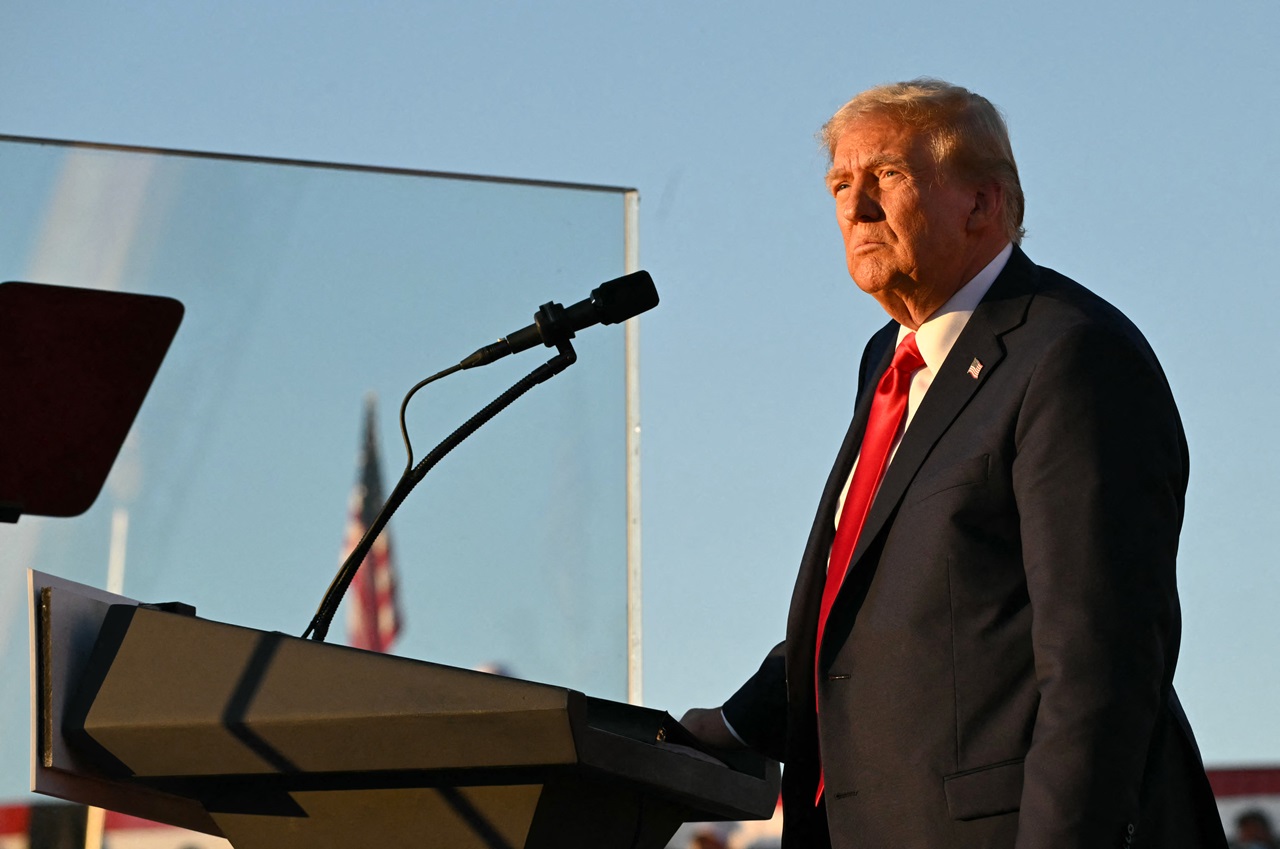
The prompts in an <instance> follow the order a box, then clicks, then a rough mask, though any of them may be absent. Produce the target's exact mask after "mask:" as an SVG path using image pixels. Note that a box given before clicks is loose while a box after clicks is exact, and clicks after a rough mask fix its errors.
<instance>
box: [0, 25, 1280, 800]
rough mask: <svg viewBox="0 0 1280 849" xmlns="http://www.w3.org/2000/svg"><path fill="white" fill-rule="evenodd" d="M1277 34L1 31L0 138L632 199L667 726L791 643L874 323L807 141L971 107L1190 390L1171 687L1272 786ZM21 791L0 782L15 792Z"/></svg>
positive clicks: (1039, 221)
mask: <svg viewBox="0 0 1280 849" xmlns="http://www.w3.org/2000/svg"><path fill="white" fill-rule="evenodd" d="M1277 33H1280V5H1277V4H1276V3H1275V2H1273V1H1272V0H1265V2H1261V1H1260V2H1223V3H1218V4H1213V6H1212V7H1211V6H1210V4H1207V3H1197V2H1182V1H1180V0H1175V2H1159V3H1157V2H1149V1H1148V0H1142V2H1135V3H1128V4H1118V3H1103V2H1096V0H1084V1H1083V2H1075V3H1070V4H1067V3H1062V4H1032V3H1012V2H1000V3H985V4H956V3H943V2H940V0H933V2H927V1H926V0H902V2H897V3H892V4H888V3H886V4H879V5H871V4H850V3H840V4H837V3H830V2H820V3H806V4H791V5H785V4H778V3H759V2H733V3H729V2H716V3H689V2H683V3H672V2H652V1H651V2H646V3H633V2H627V3H621V2H620V3H594V2H582V1H581V0H579V1H578V2H539V3H529V2H507V3H495V2H486V0H468V2H407V0H402V2H369V0H362V2H359V3H357V2H347V3H336V2H309V3H303V2H289V1H288V0H273V2H270V3H262V2H248V0H219V2H212V0H188V2H182V3H173V2H119V3H91V2H59V1H58V0H52V1H51V2H43V3H39V4H35V3H6V4H3V5H0V133H8V134H15V135H27V136H43V137H52V138H65V139H80V140H87V141H98V142H108V143H117V144H134V145H143V146H155V147H172V148H184V149H194V150H206V151H218V152H228V153H241V154H252V155H262V156H280V157H290V158H302V159H315V160H325V161H337V162H350V163H359V164H369V165H385V166H400V167H408V168H420V169H432V170H443V171H460V172H468V173H487V174H498V175H507V176H518V177H528V178H542V179H552V180H566V181H577V182H590V183H604V184H610V185H630V186H635V187H637V188H639V190H640V192H641V196H642V205H641V264H642V265H643V266H644V267H646V268H648V269H649V270H650V271H651V272H652V273H653V275H654V278H655V279H656V280H657V282H658V285H659V288H660V291H661V292H662V298H663V302H662V305H661V307H660V308H659V309H658V310H656V311H655V312H653V313H651V314H650V315H649V316H646V318H645V319H644V321H643V331H642V333H643V341H642V346H643V354H642V369H643V378H642V403H643V416H644V496H645V502H644V522H645V525H644V553H645V616H646V618H645V637H646V644H645V670H646V680H645V701H646V702H647V703H648V704H650V705H653V706H657V707H662V708H666V709H669V710H671V711H672V712H674V713H677V714H678V713H679V712H680V711H681V710H682V709H683V708H685V707H688V706H692V705H696V704H704V703H717V702H719V701H720V700H721V699H722V698H724V697H725V696H726V695H728V693H729V692H731V691H732V689H733V688H734V687H735V686H736V684H737V683H739V682H740V681H741V680H742V679H743V678H744V677H745V676H746V675H747V674H749V673H750V672H751V671H752V670H754V668H755V665H756V663H757V662H758V660H759V658H760V657H761V656H762V655H763V654H764V652H765V651H767V649H768V648H769V647H770V646H771V645H772V644H773V643H774V642H775V641H776V640H777V639H779V638H780V636H781V633H782V628H783V623H784V617H785V608H786V604H787V599H788V597H789V593H790V586H791V582H792V579H793V578H794V571H795V566H796V563H797V560H798V557H799V554H800V550H801V547H802V545H803V542H804V537H805V534H806V533H807V529H808V526H809V523H810V521H811V519H812V510H813V507H814V504H815V502H816V498H817V494H818V490H819V488H820V487H821V484H822V482H823V480H824V479H825V476H826V473H827V470H828V468H829V463H830V461H831V459H832V457H833V455H834V452H835V449H836V447H837V445H838V441H839V439H840V436H841V434H842V433H843V430H844V428H845V425H846V423H847V417H848V414H849V411H850V409H851V400H850V399H851V394H852V390H853V380H854V370H855V367H856V362H857V357H858V355H859V353H860V351H861V347H862V344H863V341H864V340H865V337H866V336H867V335H868V334H869V333H870V332H871V331H872V330H874V328H876V327H877V326H879V325H880V324H881V323H882V322H883V320H884V318H883V315H882V314H881V313H880V312H879V308H878V307H877V306H876V305H875V304H874V303H873V302H872V301H870V300H869V299H867V298H865V297H864V296H861V295H860V294H859V293H857V292H856V290H855V289H854V287H853V286H852V284H851V282H850V281H849V279H848V277H847V275H846V274H845V271H844V267H843V259H842V254H841V249H840V243H839V236H838V232H837V230H836V227H835V223H834V220H833V215H832V209H831V203H830V201H829V199H828V198H827V196H826V195H825V193H824V190H823V187H822V181H821V177H822V174H823V171H824V170H825V162H824V159H823V155H822V153H821V151H820V150H819V149H818V147H817V145H816V144H815V142H814V140H813V133H814V132H815V131H816V130H817V128H818V127H819V126H820V125H821V123H822V122H823V121H824V120H825V119H826V117H827V116H828V115H829V114H830V113H831V112H832V111H833V110H834V109H835V108H836V107H838V106H839V105H840V104H841V103H842V102H843V101H844V100H846V99H847V98H848V97H849V96H851V95H852V94H853V93H855V92H857V91H858V90H860V89H862V88H865V87H867V86H869V85H873V84H875V83H879V82H884V81H890V80H895V79H903V78H909V77H913V76H919V75H931V76H939V77H943V78H945V79H949V80H951V81H954V82H957V83H960V84H962V85H966V86H968V87H971V88H973V89H975V90H977V91H979V92H981V93H983V94H985V95H987V96H988V97H989V98H991V99H992V100H993V101H994V102H995V103H997V104H998V105H999V106H1000V107H1001V108H1002V109H1003V110H1004V111H1005V113H1006V115H1007V117H1008V120H1009V124H1010V128H1011V133H1012V136H1013V142H1014V148H1015V152H1016V154H1017V156H1018V160H1019V165H1020V168H1021V171H1022V176H1023V184H1024V187H1025V189H1026V194H1027V228H1028V231H1029V236H1028V238H1027V240H1026V242H1025V245H1024V247H1025V248H1026V250H1027V252H1028V253H1029V254H1030V255H1031V257H1032V258H1033V259H1035V260H1036V261H1038V262H1040V263H1041V264H1045V265H1050V266H1052V267H1055V268H1057V269H1058V270H1060V271H1062V272H1064V273H1066V274H1068V275H1070V276H1072V277H1074V278H1076V279H1078V280H1080V281H1081V282H1083V283H1084V284H1086V285H1087V286H1090V287H1091V288H1093V289H1094V290H1095V291H1098V292H1099V293H1100V294H1102V295H1103V296H1104V297H1107V298H1108V299H1110V300H1111V301H1113V302H1114V303H1115V304H1117V305H1118V306H1120V307H1121V308H1122V309H1123V310H1125V311H1126V312H1127V313H1128V314H1129V315H1130V317H1132V318H1133V319H1134V320H1135V321H1136V322H1137V323H1138V325H1139V326H1140V327H1141V328H1142V329H1143V330H1144V332H1146V334H1147V336H1148V337H1149V339H1150V340H1151V341H1152V344H1153V345H1154V347H1155V348H1156V351H1157V353H1158V354H1159V355H1160V357H1161V359H1162V361H1163V363H1164V365H1165V368H1166V371H1167V372H1168V373H1169V376H1170V379H1171V382H1172V384H1173V386H1174V391H1175V394H1176V396H1177V399H1178V401H1179V404H1180V407H1181V410H1182V413H1183V417H1184V421H1185V425H1186V428H1187V431H1188V436H1189V440H1190V444H1191V452H1192V479H1191V490H1190V493H1189V498H1188V511H1187V521H1186V525H1185V528H1184V533H1183V545H1182V551H1181V558H1180V564H1181V566H1180V584H1181V587H1182V592H1183V606H1184V640H1183V650H1182V657H1181V661H1180V666H1179V671H1178V677H1177V686H1178V689H1179V692H1180V694H1181V697H1182V700H1183V702H1184V704H1185V706H1186V708H1187V711H1188V713H1189V714H1190V716H1191V719H1192V722H1193V725H1194V726H1195V728H1196V731H1197V734H1198V736H1199V739H1200V743H1201V748H1202V751H1203V753H1204V756H1205V758H1206V760H1207V761H1208V762H1210V763H1211V764H1235V763H1248V762H1257V761H1265V762H1270V763H1276V762H1280V725H1278V724H1277V721H1276V719H1275V706H1276V705H1277V704H1280V674H1277V671H1278V670H1277V667H1278V665H1280V664H1278V663H1277V647H1280V617H1277V609H1278V607H1280V605H1278V602H1280V577H1278V576H1277V570H1276V568H1275V564H1274V552H1275V551H1277V549H1280V530H1278V529H1277V526H1278V524H1280V523H1277V522H1276V520H1275V518H1274V514H1275V513H1276V510H1277V508H1278V507H1280V484H1277V479H1278V478H1280V474H1278V473H1280V457H1278V456H1277V447H1276V444H1277V443H1276V439H1275V438H1274V435H1273V433H1272V430H1273V426H1272V422H1274V421H1275V420H1276V419H1277V418H1280V410H1277V400H1276V399H1277V395H1276V391H1275V379H1274V377H1273V375H1272V369H1271V368H1270V366H1269V363H1270V361H1271V360H1272V359H1274V357H1273V356H1270V354H1271V346H1269V345H1267V340H1269V339H1271V338H1273V337H1274V335H1275V332H1276V330H1277V326H1276V325H1277V311H1278V309H1280V286H1278V285H1277V284H1278V283H1280V281H1278V280H1277V268H1278V267H1280V239H1277V238H1276V236H1275V230H1276V225H1277V224H1278V223H1280V220H1278V219H1280V216H1277V213H1276V198H1277V188H1280V177H1278V176H1277V175H1280V145H1278V144H1277V143H1276V139H1277V138H1278V137H1280V108H1278V107H1280V95H1277V88H1276V84H1275V81H1276V80H1277V79H1280V51H1277V50H1276V49H1275V42H1276V35H1277ZM0 190H3V187H0ZM511 224H512V226H513V227H520V226H521V224H520V222H519V221H513V222H511ZM514 273H518V269H513V274H514ZM592 282H593V281H584V282H583V289H584V291H585V289H586V288H589V286H590V285H591V283H592ZM521 309H523V306H521ZM504 329H505V328H504ZM325 533H326V534H328V533H329V531H328V529H326V530H325ZM2 540H3V537H0V542H2ZM2 577H3V579H4V580H6V581H11V580H13V576H2ZM215 580H216V579H213V578H209V577H206V578H205V579H204V585H205V586H206V587H207V586H208V584H210V583H211V582H214V581H215ZM319 589H322V588H319ZM204 591H205V592H208V591H209V590H207V589H206V590H204ZM225 591H226V593H227V594H228V596H230V594H231V593H233V592H234V588H233V587H226V588H225ZM279 627H281V629H282V630H296V629H295V628H294V623H292V622H286V623H280V626H279ZM25 675H26V672H25V670H24V669H19V668H13V669H10V668H6V669H5V670H4V680H5V681H6V682H7V683H8V684H9V686H13V687H16V686H25ZM4 720H5V722H6V723H17V722H21V723H25V721H26V720H25V717H24V716H21V715H15V716H6V717H4ZM25 770H26V767H25V765H24V764H21V763H16V762H15V763H4V764H0V796H8V795H13V794H14V793H18V792H20V791H21V789H22V787H23V786H24V782H25Z"/></svg>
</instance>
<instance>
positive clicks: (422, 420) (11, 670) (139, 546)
mask: <svg viewBox="0 0 1280 849" xmlns="http://www.w3.org/2000/svg"><path fill="white" fill-rule="evenodd" d="M0 187H2V191H0V280H29V281H34V282H41V283H54V284H63V285H72V286H82V287H88V288H107V289H122V290H126V291H131V292H141V293H152V294H162V295H168V296H172V297H175V298H178V299H179V300H181V301H182V302H183V303H184V304H185V305H186V309H187V312H186V318H185V320H184V322H183V325H182V327H181V328H180V329H179V331H178V335H177V338H176V340H175V341H174V345H173V347H172V349H171V350H170V353H169V356H168V359H167V360H166V362H165V364H164V365H163V367H162V368H161V370H160V373H159V375H158V377H157V379H156V382H155V384H154V385H153V387H152V390H151V393H150V395H149V396H148V398H147V401H146V403H145V404H144V406H143V408H142V413H141V415H140V416H139V419H138V421H137V422H136V423H135V425H134V429H133V432H132V433H131V435H130V438H129V441H128V442H127V443H126V446H125V448H124V450H123V451H122V453H121V456H120V458H119V459H118V460H117V462H116V466H115V468H114V469H113V472H112V475H111V477H110V479H109V480H108V483H107V487H106V488H105V490H104V491H103V494H102V495H101V496H100V497H99V499H98V501H97V503H96V504H95V505H94V506H93V508H92V509H91V510H90V511H89V512H88V513H86V514H85V515H83V516H81V517H77V518H73V519H43V518H39V517H32V516H28V517H24V518H23V519H22V520H21V521H20V522H19V523H18V524H17V525H0V580H2V586H3V593H4V596H3V598H0V616H2V617H3V618H4V621H3V622H2V623H0V624H2V625H3V628H2V629H0V639H3V640H4V641H5V642H4V644H3V646H2V648H3V657H4V665H5V666H4V668H5V670H6V673H5V674H6V680H8V681H10V683H11V684H16V682H18V681H22V680H24V678H25V675H24V673H23V672H22V670H23V669H24V668H25V666H26V653H27V646H26V637H25V631H26V613H25V578H24V573H23V570H24V568H25V567H28V566H31V567H34V568H37V569H40V570H43V571H46V572H52V573H55V574H58V575H60V576H63V577H66V578H69V579H72V580H77V581H81V582H84V583H89V584H93V585H97V586H103V585H104V584H105V582H106V571H107V556H108V544H109V539H110V535H111V524H112V515H113V512H114V511H115V510H116V509H117V508H124V509H126V510H127V511H128V519H129V525H128V546H127V559H126V574H125V581H124V593H125V594H126V595H129V596H132V597H135V598H140V599H142V600H146V601H165V600H182V601H186V602H189V603H192V604H194V605H196V607H197V609H198V611H199V614H200V615H202V616H205V617H208V618H212V619H219V620H223V621H227V622H233V623H236V624H242V625H248V626H251V627H255V628H262V629H267V630H279V631H284V632H286V633H292V634H300V633H301V632H302V630H303V629H304V628H305V627H306V624H307V622H308V621H309V620H310V617H311V615H312V613H313V612H314V610H315V607H316V605H317V604H318V602H319V601H320V598H321V596H322V594H323V593H324V590H325V588H326V586H327V585H328V583H329V580H330V578H331V577H332V575H333V573H334V571H335V570H336V568H337V565H338V559H339V549H340V547H341V544H342V541H343V535H344V528H345V524H346V518H347V509H348V508H347V503H348V498H349V495H350V493H351V490H352V487H353V485H354V482H355V475H356V454H357V449H358V446H359V441H360V428H361V420H362V405H363V398H364V396H365V394H366V393H367V392H370V391H373V392H376V393H377V397H378V398H379V404H378V411H379V423H380V427H379V438H380V442H381V449H382V461H383V477H384V481H385V485H386V488H387V489H388V491H389V490H390V487H391V486H392V484H393V483H394V481H395V479H396V477H398V475H399V473H400V471H401V469H402V468H403V465H404V462H405V456H404V452H403V449H402V447H401V442H400V437H399V433H398V428H397V424H396V415H397V411H398V408H399V403H400V399H401V397H402V396H403V394H404V393H405V391H407V389H408V388H409V387H410V386H412V385H413V384H414V383H416V382H417V381H418V380H420V379H421V378H423V377H425V376H427V375H428V374H431V373H434V372H436V371H438V370H440V369H442V368H445V367H447V366H449V365H451V364H453V363H456V362H457V361H458V360H460V359H461V358H462V357H464V356H466V355H467V354H469V353H470V352H471V351H473V350H475V349H476V348H477V347H479V346H481V345H483V344H486V343H488V342H490V341H493V340H494V339H496V338H497V337H498V336H501V335H505V334H506V333H509V332H511V331H513V330H515V329H517V328H520V327H523V326H524V325H526V324H528V323H529V322H530V321H531V320H532V317H533V313H534V311H535V310H536V308H537V307H538V305H540V304H541V303H544V302H546V301H552V300H555V301H560V302H561V303H564V304H565V305H568V304H570V303H572V302H575V301H577V300H580V299H581V298H583V297H586V296H587V294H588V293H589V291H590V290H591V289H592V288H593V287H594V286H595V285H597V284H598V283H599V282H601V281H603V280H607V279H610V278H612V277H616V276H618V275H620V274H621V273H623V260H624V252H623V247H624V246H623V207H624V195H623V193H622V191H621V190H615V189H597V188H594V187H566V186H554V185H545V184H530V183H520V182H513V181H497V180H484V179H471V178H458V177H450V176H447V175H429V174H413V173H405V172H388V171H379V170H371V169H357V168H343V167H326V166H308V165H301V164H293V163H282V162H271V161H251V160H244V159H236V158H228V157H205V156H195V155H185V154H172V153H160V152H150V151H136V150H121V149H106V148H98V147H85V146H69V145H62V144H40V143H34V142H31V141H27V140H17V139H11V138H10V139H0ZM575 345H576V347H577V350H578V355H579V361H578V364H577V365H575V366H574V367H573V368H571V369H569V370H568V371H567V372H566V373H564V374H563V375H561V376H559V377H557V378H556V379H555V380H553V381H551V382H550V383H547V384H544V385H542V386H540V387H538V388H536V389H534V390H533V391H532V392H531V393H530V394H529V395H526V396H525V397H524V398H522V399H520V400H519V401H517V402H516V403H515V405H514V406H513V407H512V408H511V409H509V410H508V411H507V412H506V413H505V414H503V415H502V416H500V417H499V418H498V419H496V420H495V421H494V422H492V423H490V424H489V425H487V426H486V427H485V428H483V429H481V430H480V432H479V433H478V434H476V435H475V436H473V437H472V438H471V439H470V440H469V441H468V442H466V443H464V444H463V445H462V446H461V447H460V448H459V449H458V450H457V451H455V452H454V453H453V454H452V455H450V456H449V457H448V458H446V459H445V460H444V461H443V463H441V465H440V466H438V467H437V468H436V470H435V471H434V472H432V473H431V474H430V475H428V476H427V478H426V480H425V481H424V482H423V483H422V485H420V486H419V487H418V489H417V490H416V491H415V492H414V493H413V494H412V495H411V496H410V498H409V500H408V501H407V502H406V503H405V505H404V506H403V507H402V508H401V510H400V512H399V513H398V514H397V516H396V518H395V519H393V520H392V523H391V531H390V533H391V542H392V546H393V552H394V557H395V561H396V566H397V569H398V573H399V577H400V586H401V606H402V608H403V611H404V614H405V623H404V627H403V630H402V636H401V640H400V642H399V643H398V644H397V646H396V647H395V651H396V653H397V654H402V655H406V656H410V657H417V658H422V659H427V660H433V661H439V662H443V663H450V664H454V665H458V666H476V665H478V664H483V663H489V662H501V663H503V664H505V665H507V666H508V667H510V668H511V669H512V670H513V672H514V674H516V675H517V676H519V677H523V678H529V679H533V680H539V681H546V682H549V683H555V684H561V685H565V686H570V687H574V688H577V689H581V690H584V691H587V692H589V693H592V694H594V695H600V696H605V697H611V698H617V699H622V698H625V694H626V677H625V676H626V663H625V656H626V623H625V611H626V599H625V591H626V582H625V579H626V573H625V555H626V539H625V533H626V527H625V454H624V438H625V428H624V388H623V375H624V363H623V360H624V353H623V333H622V332H621V329H620V328H593V329H590V330H586V331H583V332H582V333H581V334H579V336H578V338H577V339H576V340H575ZM550 353H551V352H549V351H548V350H547V349H538V350H535V351H530V352H527V353H525V354H522V355H519V356H515V357H509V358H507V359H505V360H503V361H501V362H499V363H495V364H493V365H490V366H488V367H486V368H483V369H476V370H471V371H466V372H462V373H460V374H457V375H454V376H453V377H451V378H448V379H446V380H444V381H443V382H441V383H438V384H434V385H432V386H430V387H428V388H427V389H426V390H424V391H423V392H422V393H419V395H418V396H417V398H415V400H414V402H413V403H412V404H411V405H410V407H409V416H408V419H409V429H410V434H411V437H412V438H413V440H414V447H415V451H416V454H417V457H419V458H420V457H421V456H422V455H423V454H424V453H425V452H426V451H427V450H429V449H430V448H431V447H432V446H433V445H434V444H435V443H436V442H437V441H438V440H439V439H441V438H443V437H444V436H445V435H446V434H447V433H449V432H450V431H452V430H453V428H454V427H456V426H457V425H458V424H460V423H461V422H462V421H464V420H465V419H466V418H468V417H469V416H470V415H471V414H472V413H473V412H475V411H476V410H478V409H479V408H480V407H481V406H483V405H484V404H485V403H487V402H488V401H489V400H490V399H491V398H493V397H494V396H496V395H497V394H498V393H500V392H501V391H502V390H504V389H505V388H506V387H507V386H508V385H510V384H511V383H513V382H515V380H516V379H517V378H518V377H519V376H521V375H523V374H524V373H526V372H527V371H529V370H531V369H533V368H534V367H535V366H536V365H538V364H539V363H540V362H541V361H543V360H545V359H547V358H548V357H549V355H550ZM2 414H4V415H11V414H12V415H16V414H20V411H5V412H4V413H2ZM18 448H19V449H20V446H18ZM344 635H345V627H344V613H343V612H340V613H339V616H338V618H337V619H336V620H335V622H334V627H333V630H332V631H331V632H330V640H331V641H335V642H341V641H343V639H344ZM335 685H337V686H341V684H340V682H335ZM4 689H5V691H6V694H5V695H4V696H3V705H0V708H2V709H3V711H4V713H3V715H4V718H5V719H6V720H7V721H6V722H5V723H4V728H5V729H6V730H5V731H4V742H3V752H4V759H3V763H4V764H5V765H6V766H5V769H4V771H3V774H4V775H5V776H6V778H5V779H4V781H5V785H4V786H0V796H3V795H11V794H12V793H14V792H21V791H22V790H23V789H24V787H25V778H20V776H21V774H22V773H23V772H25V770H21V769H20V768H19V763H20V761H21V760H25V758H26V752H27V745H28V743H27V739H26V722H25V721H23V717H24V716H25V714H26V711H27V707H26V704H27V702H26V699H27V695H26V693H25V689H26V688H25V687H21V686H16V685H15V686H11V687H7V688H4Z"/></svg>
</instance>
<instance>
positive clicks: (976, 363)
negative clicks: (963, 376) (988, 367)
mask: <svg viewBox="0 0 1280 849" xmlns="http://www.w3.org/2000/svg"><path fill="white" fill-rule="evenodd" d="M981 373H982V361H981V360H979V359H978V358H977V357H974V358H973V362H971V363H969V376H970V377H972V378H973V379H974V380H977V379H978V375H979V374H981Z"/></svg>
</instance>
